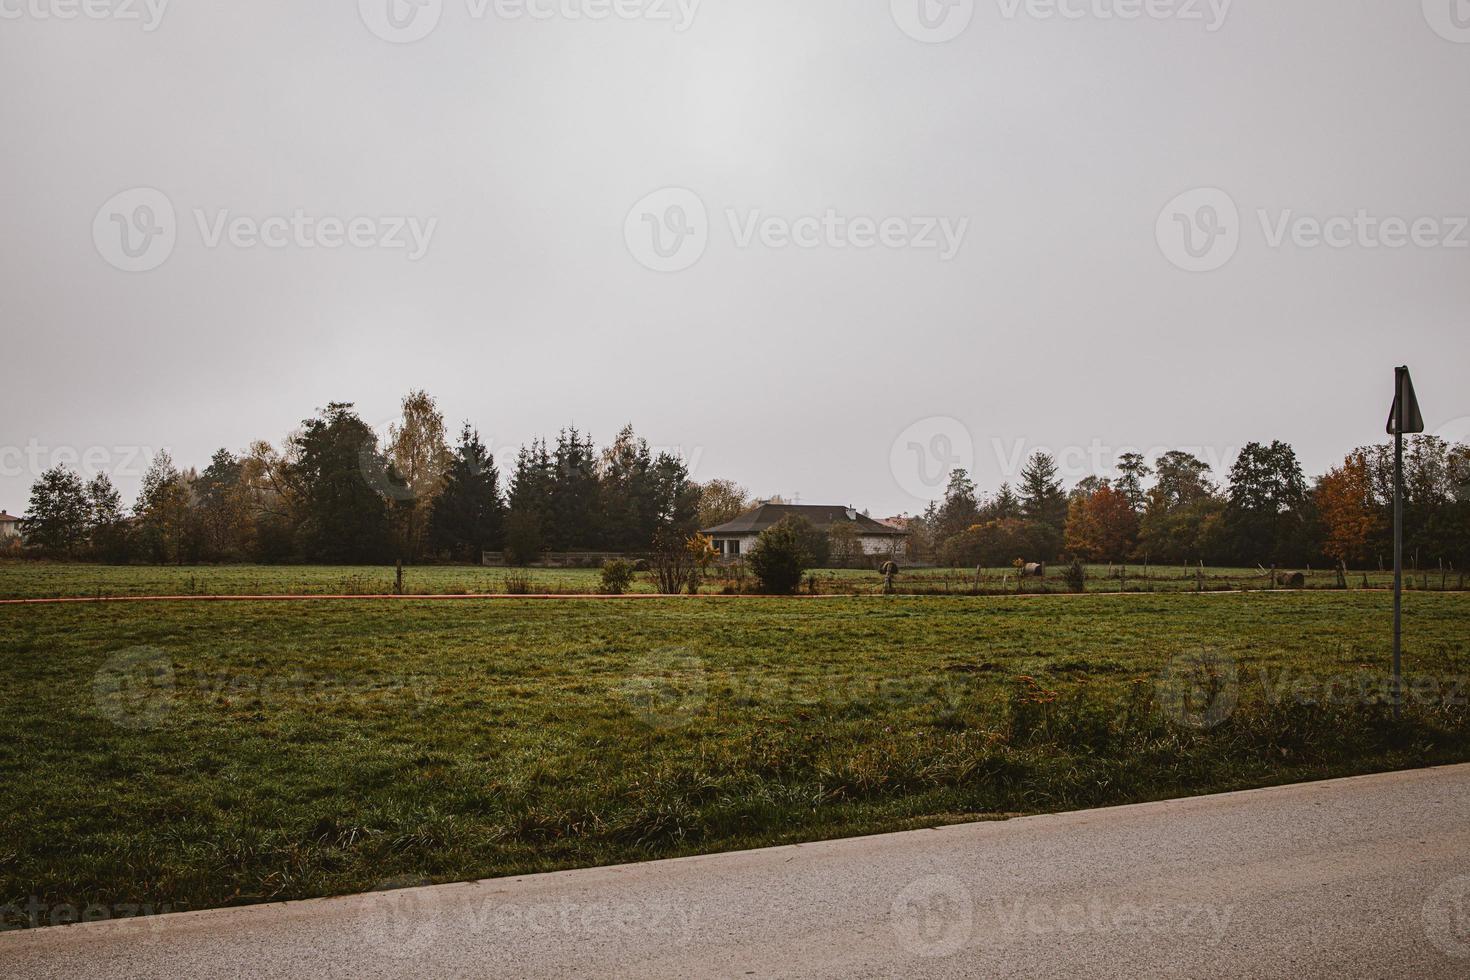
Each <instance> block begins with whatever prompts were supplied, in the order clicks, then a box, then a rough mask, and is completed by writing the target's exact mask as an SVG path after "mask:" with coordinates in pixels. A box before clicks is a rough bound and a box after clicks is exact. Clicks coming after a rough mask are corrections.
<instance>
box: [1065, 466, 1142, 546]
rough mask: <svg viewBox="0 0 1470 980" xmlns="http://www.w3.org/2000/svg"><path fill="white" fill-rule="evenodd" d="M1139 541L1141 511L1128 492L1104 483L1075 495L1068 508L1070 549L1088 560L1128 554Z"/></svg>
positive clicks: (1068, 542)
mask: <svg viewBox="0 0 1470 980" xmlns="http://www.w3.org/2000/svg"><path fill="white" fill-rule="evenodd" d="M1137 541H1138V514H1137V513H1136V512H1135V511H1134V510H1133V504H1132V503H1131V502H1130V501H1129V500H1128V496H1127V494H1124V493H1122V492H1121V491H1119V490H1115V489H1114V488H1113V487H1112V486H1111V485H1109V484H1106V483H1105V484H1103V485H1102V486H1100V487H1098V488H1097V489H1096V490H1094V491H1092V492H1091V493H1079V494H1076V495H1075V496H1073V498H1072V503H1071V505H1070V506H1069V507H1068V509H1067V550H1068V551H1069V552H1071V553H1072V554H1073V555H1075V556H1077V557H1078V558H1081V559H1083V560H1084V561H1105V560H1106V561H1114V560H1122V559H1125V558H1127V557H1128V555H1129V554H1130V553H1131V552H1132V551H1133V547H1134V545H1135V543H1136V542H1137Z"/></svg>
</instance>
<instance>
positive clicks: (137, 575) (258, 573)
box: [0, 561, 1464, 599]
mask: <svg viewBox="0 0 1470 980" xmlns="http://www.w3.org/2000/svg"><path fill="white" fill-rule="evenodd" d="M1063 571H1064V569H1063V568H1061V567H1055V568H1052V569H1050V570H1049V571H1048V575H1047V579H1046V581H1045V582H1044V583H1043V582H1040V581H1037V580H1035V579H1031V580H1028V581H1027V582H1025V583H1024V587H1025V589H1026V590H1027V591H1031V592H1038V591H1043V590H1049V591H1052V592H1065V591H1067V586H1066V583H1065V582H1064V581H1063V578H1062V572H1063ZM814 574H815V575H816V577H817V588H818V591H819V592H822V593H825V594H834V593H835V594H844V593H853V592H858V593H865V594H877V593H879V592H881V591H882V588H883V581H882V578H881V577H880V576H879V575H878V573H877V572H875V571H872V570H860V569H824V570H821V571H818V572H816V573H814ZM512 577H517V578H524V579H526V580H527V583H528V585H529V588H530V591H532V592H553V593H583V594H595V593H597V592H599V591H600V574H599V572H598V571H597V570H596V569H553V568H533V569H504V568H478V567H473V566H453V565H450V566H445V565H437V566H436V565H429V566H422V567H412V568H407V569H405V570H404V591H405V592H407V593H409V594H412V595H446V594H448V595H453V594H474V595H484V594H494V593H502V592H506V591H509V589H508V585H509V581H508V580H509V579H511V578H512ZM1365 580H1366V581H1367V582H1368V584H1369V585H1370V586H1372V587H1374V588H1385V587H1388V586H1389V585H1391V584H1392V581H1393V576H1392V575H1391V574H1388V575H1386V574H1383V573H1379V572H1373V573H1367V574H1365V573H1363V572H1354V573H1352V574H1351V575H1350V576H1349V579H1348V582H1349V584H1350V585H1351V586H1353V587H1355V588H1358V587H1361V586H1362V585H1363V583H1364V581H1365ZM1336 584H1337V577H1336V575H1335V573H1333V572H1331V571H1322V570H1318V571H1315V572H1312V573H1310V574H1309V575H1308V577H1307V585H1308V586H1309V587H1310V588H1333V587H1335V586H1336ZM743 585H744V586H745V587H749V588H753V583H752V581H751V580H750V578H749V576H748V575H747V576H746V578H745V581H744V583H743ZM1265 585H1266V576H1264V575H1263V574H1262V573H1261V571H1260V570H1259V569H1246V568H1210V569H1205V570H1204V571H1203V576H1202V578H1201V577H1200V576H1199V574H1198V573H1197V570H1195V569H1185V568H1181V567H1178V566H1159V565H1154V566H1152V567H1149V568H1145V567H1144V566H1142V565H1131V566H1128V567H1127V568H1120V567H1117V566H1108V565H1092V566H1088V568H1087V582H1086V588H1087V591H1089V592H1119V591H1143V592H1193V591H1195V590H1196V589H1199V588H1201V586H1202V587H1203V588H1204V589H1205V590H1208V591H1216V590H1224V589H1240V588H1245V589H1259V588H1264V587H1265ZM1409 585H1410V588H1421V589H1432V590H1438V589H1440V588H1441V586H1443V587H1445V588H1448V589H1451V590H1454V589H1457V588H1462V587H1463V585H1464V583H1463V580H1462V579H1461V577H1460V576H1459V573H1453V574H1448V573H1447V574H1445V575H1441V574H1440V572H1439V571H1437V570H1436V571H1433V572H1427V573H1422V574H1415V575H1413V576H1411V581H1410V583H1409ZM727 586H730V587H732V588H733V587H734V583H733V582H732V581H731V580H730V579H728V578H725V577H722V576H721V574H719V573H717V574H714V575H711V576H710V580H709V581H708V582H707V583H706V584H705V586H704V591H705V592H719V591H721V590H722V589H724V588H726V587H727ZM1015 586H1016V579H1015V571H1014V569H1009V568H992V569H986V570H984V572H982V574H981V575H980V578H979V580H978V588H979V590H980V591H985V592H1006V591H1013V590H1014V589H1015ZM393 587H394V569H393V568H392V567H390V566H330V565H198V566H157V565H128V566H118V565H90V564H81V563H65V562H20V561H4V562H0V599H36V598H56V597H63V596H66V597H86V596H139V595H323V594H337V595H381V594H385V593H391V592H392V591H393ZM897 588H898V591H899V592H914V593H920V594H925V593H945V592H948V593H955V594H961V593H965V592H969V591H974V590H976V588H977V580H976V576H975V570H974V569H973V568H971V569H958V568H926V569H910V570H906V571H904V572H903V573H902V574H901V575H900V576H899V578H898V581H897ZM633 591H635V592H644V593H651V592H654V591H656V589H655V588H654V586H653V584H652V583H651V582H650V581H649V577H648V576H647V575H646V574H645V575H639V576H638V579H637V581H636V582H635V583H634V586H633Z"/></svg>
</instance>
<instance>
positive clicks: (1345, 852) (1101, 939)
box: [0, 766, 1470, 980]
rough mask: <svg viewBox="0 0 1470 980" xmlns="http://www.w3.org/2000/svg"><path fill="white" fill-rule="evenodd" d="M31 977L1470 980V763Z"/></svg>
mask: <svg viewBox="0 0 1470 980" xmlns="http://www.w3.org/2000/svg"><path fill="white" fill-rule="evenodd" d="M0 975H3V976H7V977H67V978H71V977H170V978H173V977H180V978H188V977H201V978H202V977H219V976H242V977H243V976H253V977H283V978H286V977H289V978H297V977H344V978H368V977H409V976H414V977H512V976H517V977H519V976H532V977H553V976H557V977H560V976H629V977H653V976H668V977H674V976H681V977H682V976H731V977H743V976H757V977H765V976H803V977H891V976H933V977H1061V976H1069V977H1119V978H1128V980H1133V978H1136V977H1252V978H1263V977H1282V978H1287V977H1290V978H1301V977H1375V978H1376V977H1385V978H1393V977H1404V978H1409V977H1413V978H1441V977H1443V978H1449V977H1453V978H1465V977H1470V766H1458V767H1451V768H1443V769H1437V770H1429V771H1423V772H1411V773H1401V774H1396V775H1385V776H1370V777H1365V778H1361V779H1351V780H1340V781H1335V782H1330V783H1317V784H1312V785H1306V786H1291V787H1283V788H1279V789H1269V790H1261V791H1257V792H1249V793H1234V794H1228V795H1223V796H1213V797H1205V798H1200V799H1194V800H1183V801H1175V802H1168V803H1156V804H1148V805H1144V806H1130V807H1121V808H1117V809H1110V810H1093V811H1088V812H1084V813H1072V814H1064V815H1059V816H1049V817H1035V818H1027V819H1023V820H1014V821H1010V822H1006V823H987V824H971V825H966V826H961V827H950V828H946V829H941V830H926V831H917V832H913V833H905V834H894V835H889V836H883V837H871V838H865V839H861V840H848V841H835V842H830V843H822V844H811V845H802V846H799V847H784V848H773V849H769V850H762V851H751V852H745V853H740V854H728V855H721V856H711V857H701V858H689V859H684V860H678V861H663V862H658V863H653V864H644V865H633V866H626V867H618V868H605V869H598V870H590V871H574V872H566V873H562V874H553V875H539V876H533V877H526V878H516V879H502V880H497V881H484V882H478V883H473V884H463V885H448V886H441V887H437V888H418V889H410V890H400V891H393V892H381V893H378V894H374V895H368V896H356V897H352V898H342V899H328V900H323V901H312V902H294V903H288V904H284V905H274V906H258V907H254V908H245V909H227V910H221V911H212V912H197V913H183V914H177V915H172V916H159V917H154V918H152V919H139V920H133V921H131V922H127V923H121V922H120V921H115V922H112V923H94V924H89V925H83V926H71V927H62V928H51V929H39V930H32V931H29V932H10V933H6V934H3V935H0Z"/></svg>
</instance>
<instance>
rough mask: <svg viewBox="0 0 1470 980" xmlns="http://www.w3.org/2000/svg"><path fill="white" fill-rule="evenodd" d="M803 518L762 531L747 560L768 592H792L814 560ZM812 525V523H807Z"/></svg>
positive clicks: (764, 589) (769, 593) (787, 521)
mask: <svg viewBox="0 0 1470 980" xmlns="http://www.w3.org/2000/svg"><path fill="white" fill-rule="evenodd" d="M805 523H806V522H805V521H802V520H800V519H799V518H798V519H797V520H789V519H788V520H784V521H782V522H781V523H780V524H776V525H773V526H772V527H768V528H766V529H765V530H764V531H762V532H761V534H760V537H759V538H757V539H756V542H755V547H754V548H752V549H750V554H749V555H748V556H747V558H746V561H747V562H748V563H749V564H750V570H751V571H752V572H753V573H754V574H755V577H756V581H757V582H759V583H760V589H761V591H762V592H764V593H766V594H767V595H791V594H792V593H793V592H795V591H796V587H797V586H798V585H800V584H801V576H802V572H804V571H806V567H807V565H808V564H810V562H811V553H810V552H809V551H808V550H807V547H806V539H807V534H806V532H804V531H803V529H802V528H801V527H800V525H801V524H805ZM808 526H809V525H808Z"/></svg>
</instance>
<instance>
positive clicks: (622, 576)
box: [602, 558, 633, 595]
mask: <svg viewBox="0 0 1470 980" xmlns="http://www.w3.org/2000/svg"><path fill="white" fill-rule="evenodd" d="M632 584H633V563H632V562H630V561H624V560H623V559H621V558H614V559H613V560H612V561H605V562H603V563H602V591H603V594H604V595H622V594H623V593H625V592H627V591H628V587H629V586H630V585H632Z"/></svg>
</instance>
